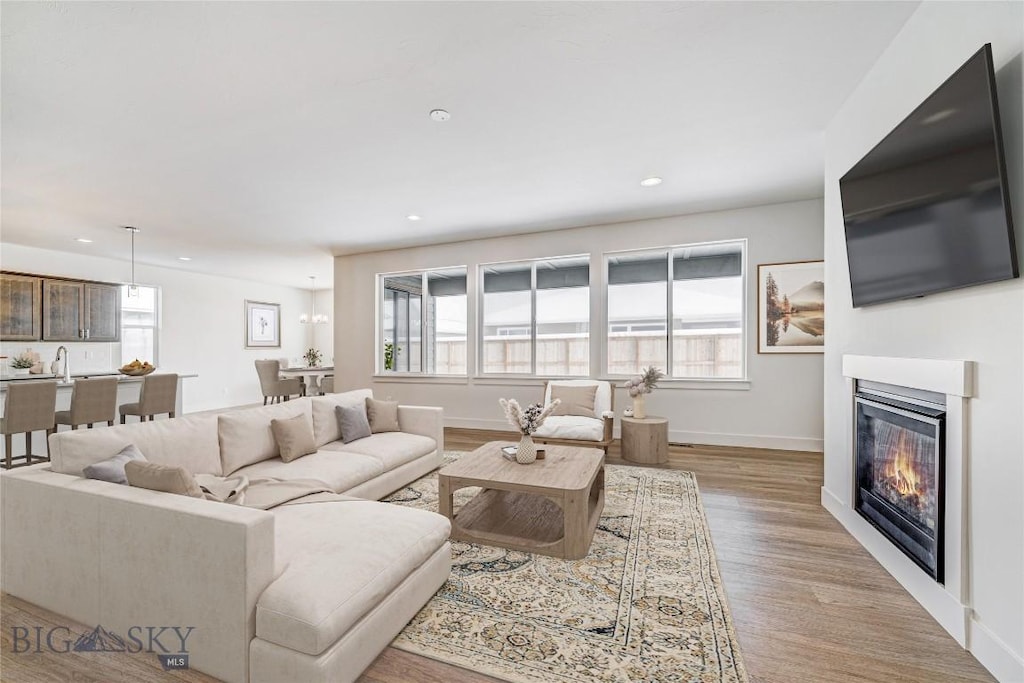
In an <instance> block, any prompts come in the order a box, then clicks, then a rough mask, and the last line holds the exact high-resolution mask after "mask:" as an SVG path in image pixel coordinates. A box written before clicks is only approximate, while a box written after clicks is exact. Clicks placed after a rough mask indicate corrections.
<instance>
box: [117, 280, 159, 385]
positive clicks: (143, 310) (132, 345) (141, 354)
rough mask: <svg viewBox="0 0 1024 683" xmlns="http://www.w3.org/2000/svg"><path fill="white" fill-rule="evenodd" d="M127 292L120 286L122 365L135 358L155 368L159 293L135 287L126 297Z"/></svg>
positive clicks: (154, 288)
mask: <svg viewBox="0 0 1024 683" xmlns="http://www.w3.org/2000/svg"><path fill="white" fill-rule="evenodd" d="M128 289H129V288H128V285H124V286H122V287H121V364H122V365H126V364H128V363H131V362H132V361H133V360H135V359H136V358H138V359H139V360H144V361H149V362H150V363H152V364H153V365H158V364H159V363H158V362H157V351H158V348H159V341H160V335H159V330H160V315H159V305H160V290H159V289H158V288H156V287H144V286H142V285H138V286H137V287H135V290H136V291H135V292H134V293H133V294H132V296H128Z"/></svg>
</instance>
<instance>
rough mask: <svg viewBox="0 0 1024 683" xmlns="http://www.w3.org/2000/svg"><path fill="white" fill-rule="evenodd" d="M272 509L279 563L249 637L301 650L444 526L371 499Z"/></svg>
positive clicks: (369, 603) (338, 630)
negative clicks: (253, 632)
mask: <svg viewBox="0 0 1024 683" xmlns="http://www.w3.org/2000/svg"><path fill="white" fill-rule="evenodd" d="M298 462H301V460H300V461H298ZM273 514H274V542H275V554H276V555H278V556H279V557H280V558H281V559H282V560H283V563H287V566H284V567H283V571H282V573H281V575H280V576H279V577H278V578H277V579H275V580H274V582H273V583H271V584H270V585H269V586H268V587H267V589H266V590H264V591H263V594H262V595H261V596H260V598H259V600H258V601H257V603H256V636H257V637H258V638H262V639H263V640H267V641H270V642H272V643H276V644H278V645H280V646H282V647H286V648H290V649H292V650H297V651H299V652H304V653H306V654H309V655H318V654H320V653H321V652H323V651H324V650H326V649H327V648H328V647H330V646H331V645H332V644H333V643H335V642H336V641H337V640H338V638H340V637H341V636H343V635H344V634H345V633H347V632H348V631H349V629H351V628H352V626H353V625H354V624H356V622H358V621H359V620H360V619H361V618H362V617H363V616H365V615H366V614H367V613H368V612H369V611H370V610H372V609H373V608H374V607H376V606H377V605H378V604H379V603H380V602H381V601H382V600H383V599H385V598H386V597H387V596H388V595H389V594H390V593H391V592H392V591H393V590H394V589H395V588H396V587H397V586H398V585H399V584H401V583H402V581H404V580H405V579H406V578H407V577H408V576H409V575H410V574H411V573H412V572H413V571H415V570H416V568H417V567H419V566H420V565H421V564H422V563H423V562H424V561H426V560H427V559H428V558H429V557H430V556H431V555H433V554H434V553H435V552H436V551H437V549H438V548H440V547H442V546H443V545H444V543H445V542H446V541H447V540H448V534H449V533H450V531H451V524H450V523H449V521H448V520H447V519H446V518H445V517H442V516H441V515H438V514H436V513H433V512H428V511H426V510H416V509H413V508H407V507H401V506H399V505H390V504H388V503H377V502H373V501H339V502H332V503H317V504H315V505H286V506H282V507H279V508H277V509H275V510H274V511H273ZM385 529H386V530H387V532H386V533H384V532H383V530H385Z"/></svg>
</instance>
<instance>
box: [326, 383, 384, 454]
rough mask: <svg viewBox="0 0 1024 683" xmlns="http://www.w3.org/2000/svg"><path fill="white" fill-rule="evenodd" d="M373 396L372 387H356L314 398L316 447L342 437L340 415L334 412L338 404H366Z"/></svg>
mask: <svg viewBox="0 0 1024 683" xmlns="http://www.w3.org/2000/svg"><path fill="white" fill-rule="evenodd" d="M372 396H373V391H372V390H370V389H356V390H354V391H345V392H342V393H340V394H329V395H327V396H317V397H315V398H313V399H312V405H313V436H314V437H315V439H316V447H317V448H320V447H321V446H323V445H324V444H328V443H330V442H332V441H337V440H338V439H340V438H341V428H340V427H338V417H337V415H336V414H335V413H334V409H335V408H336V407H337V406H341V405H344V406H351V405H355V404H357V403H358V404H362V405H365V402H366V399H367V398H370V397H372Z"/></svg>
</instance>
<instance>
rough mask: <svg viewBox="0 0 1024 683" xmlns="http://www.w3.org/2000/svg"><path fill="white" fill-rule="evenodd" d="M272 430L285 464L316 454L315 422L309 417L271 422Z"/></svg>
mask: <svg viewBox="0 0 1024 683" xmlns="http://www.w3.org/2000/svg"><path fill="white" fill-rule="evenodd" d="M270 430H271V431H272V432H273V433H274V441H276V442H277V448H278V450H280V451H281V459H282V460H284V461H285V462H291V461H292V460H297V459H298V458H301V457H302V456H304V455H309V454H310V453H316V439H315V438H314V437H313V422H312V420H311V419H310V418H309V416H308V415H305V414H303V415H296V416H295V417H290V418H288V419H286V420H271V421H270Z"/></svg>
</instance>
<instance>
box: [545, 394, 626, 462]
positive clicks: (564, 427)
mask: <svg viewBox="0 0 1024 683" xmlns="http://www.w3.org/2000/svg"><path fill="white" fill-rule="evenodd" d="M556 398H558V399H561V401H562V402H561V404H560V405H559V406H558V407H557V408H556V409H555V412H554V413H552V414H551V415H550V416H548V418H547V419H546V420H545V421H544V424H543V425H541V427H540V429H538V430H537V431H536V432H534V434H533V440H534V441H537V442H539V443H551V444H563V445H569V446H589V447H591V448H600V449H601V450H603V451H604V452H605V453H606V454H607V453H608V446H610V445H611V443H612V428H613V427H614V425H615V391H614V390H613V388H612V384H611V382H600V381H597V380H591V379H569V380H552V381H549V382H547V383H546V384H545V385H544V403H545V404H547V403H550V402H551V401H552V400H553V399H556Z"/></svg>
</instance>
